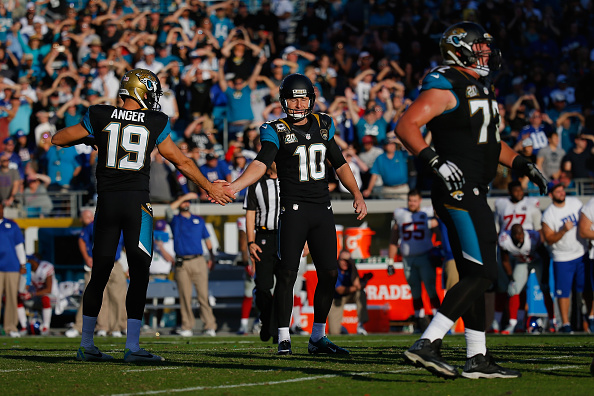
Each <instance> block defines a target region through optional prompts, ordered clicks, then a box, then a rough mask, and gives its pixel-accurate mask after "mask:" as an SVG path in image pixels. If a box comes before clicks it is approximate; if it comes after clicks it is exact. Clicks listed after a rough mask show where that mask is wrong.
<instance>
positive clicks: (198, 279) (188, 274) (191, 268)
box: [165, 193, 217, 337]
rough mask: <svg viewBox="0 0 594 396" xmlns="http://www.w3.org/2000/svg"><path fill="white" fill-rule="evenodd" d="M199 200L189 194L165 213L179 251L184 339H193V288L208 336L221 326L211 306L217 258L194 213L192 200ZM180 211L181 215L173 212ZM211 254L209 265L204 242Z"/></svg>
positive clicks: (177, 273) (201, 221) (177, 265)
mask: <svg viewBox="0 0 594 396" xmlns="http://www.w3.org/2000/svg"><path fill="white" fill-rule="evenodd" d="M191 199H198V195H197V194H196V193H188V194H185V195H182V196H180V197H179V198H178V199H177V200H175V201H173V202H172V203H171V204H170V205H169V208H167V209H166V211H165V217H166V220H167V222H168V223H169V225H170V226H171V232H172V233H173V246H174V249H175V259H176V260H175V281H176V282H177V288H178V291H179V303H180V311H181V317H182V330H181V332H180V335H182V336H191V335H192V329H193V328H194V324H195V317H194V313H193V312H192V285H194V286H195V287H196V294H197V296H198V303H199V304H200V319H202V321H203V322H204V334H205V335H208V336H212V337H214V336H215V335H216V329H217V322H216V319H215V316H214V314H213V312H212V307H211V306H210V304H209V303H208V272H209V271H210V270H211V269H212V265H213V261H212V259H213V258H214V254H213V251H212V242H211V241H210V239H209V237H210V234H209V233H208V230H207V229H206V222H205V221H204V219H203V218H202V217H200V216H196V215H193V214H192V213H190V200H191ZM178 208H179V214H177V215H173V211H174V210H175V209H178ZM203 239H204V240H205V243H206V247H207V249H208V251H209V253H210V258H209V259H208V261H206V259H205V258H204V256H203V251H202V240H203Z"/></svg>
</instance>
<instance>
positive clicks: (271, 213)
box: [243, 174, 280, 230]
mask: <svg viewBox="0 0 594 396" xmlns="http://www.w3.org/2000/svg"><path fill="white" fill-rule="evenodd" d="M243 208H244V209H245V210H255V211H256V228H257V229H265V230H277V229H278V215H279V211H280V204H279V183H278V178H276V179H272V178H270V177H269V176H268V175H267V174H266V175H264V176H262V178H261V179H260V180H258V181H257V182H256V183H254V184H252V185H251V186H249V188H248V190H247V193H246V195H245V200H244V201H243Z"/></svg>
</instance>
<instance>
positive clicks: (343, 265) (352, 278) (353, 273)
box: [328, 250, 372, 335]
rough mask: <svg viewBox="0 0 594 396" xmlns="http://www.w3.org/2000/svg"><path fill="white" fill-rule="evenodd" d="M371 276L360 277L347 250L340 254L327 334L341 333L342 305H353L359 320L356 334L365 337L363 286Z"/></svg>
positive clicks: (365, 312) (366, 319)
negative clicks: (355, 307) (355, 306)
mask: <svg viewBox="0 0 594 396" xmlns="http://www.w3.org/2000/svg"><path fill="white" fill-rule="evenodd" d="M371 276H372V274H371V273H367V274H365V275H364V276H363V277H360V276H359V272H358V271H357V267H356V266H355V262H354V261H353V260H352V259H351V253H350V252H349V251H348V250H343V251H341V252H340V256H339V257H338V278H337V279H336V288H335V292H334V300H333V302H332V307H331V308H330V313H329V314H328V333H329V334H341V333H342V329H341V327H342V325H341V322H342V317H343V311H344V305H345V304H346V303H355V304H357V317H358V318H359V324H358V325H357V334H361V335H367V330H365V327H363V325H364V324H365V323H367V321H369V314H368V313H367V295H366V294H365V285H366V284H367V281H369V279H371Z"/></svg>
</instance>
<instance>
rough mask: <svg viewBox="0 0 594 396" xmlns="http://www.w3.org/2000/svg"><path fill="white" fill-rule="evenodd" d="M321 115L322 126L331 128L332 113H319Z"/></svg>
mask: <svg viewBox="0 0 594 396" xmlns="http://www.w3.org/2000/svg"><path fill="white" fill-rule="evenodd" d="M317 114H318V115H319V116H320V118H319V119H320V124H321V125H320V126H321V127H322V128H326V129H330V126H331V125H332V118H331V117H330V115H328V114H326V113H317Z"/></svg>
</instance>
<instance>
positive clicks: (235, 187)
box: [228, 74, 367, 355]
mask: <svg viewBox="0 0 594 396" xmlns="http://www.w3.org/2000/svg"><path fill="white" fill-rule="evenodd" d="M279 94H280V95H279V96H280V103H281V106H282V107H283V110H284V111H285V113H286V114H287V117H286V118H283V119H279V120H274V121H270V122H267V123H266V124H264V125H262V126H261V127H260V140H261V141H262V149H261V150H260V152H259V153H258V156H257V157H256V159H255V160H254V161H253V162H252V163H251V164H250V166H248V168H247V169H246V170H245V172H244V173H243V174H242V175H241V176H240V177H239V178H238V179H237V180H235V181H234V182H233V183H231V185H230V186H229V187H228V189H229V190H230V191H231V192H232V193H237V192H238V191H241V190H242V189H244V188H245V187H247V186H249V185H251V184H253V183H255V182H256V181H257V180H259V179H260V178H261V177H262V175H264V173H265V172H266V169H267V168H268V167H269V166H270V165H271V164H272V162H273V161H274V162H276V169H277V171H278V179H279V182H280V194H279V195H280V206H281V210H280V215H279V227H278V230H279V231H278V240H279V247H278V252H279V258H280V263H279V264H278V266H277V269H276V271H275V275H276V286H275V289H274V298H273V302H272V305H273V312H272V315H273V316H274V317H275V318H276V321H275V320H272V321H271V323H275V322H276V324H277V325H278V341H279V345H278V354H279V355H289V354H292V350H291V337H290V335H289V324H290V321H291V310H292V308H293V285H294V284H295V280H296V279H297V272H298V270H299V262H300V260H301V252H302V250H303V246H304V245H305V242H306V241H307V243H308V245H309V251H310V253H311V256H312V258H313V262H314V264H315V266H316V273H317V275H318V284H317V286H316V292H315V296H314V303H313V305H314V324H313V329H312V332H311V338H310V340H309V345H308V351H309V353H314V354H318V353H331V354H348V353H349V352H348V351H347V350H346V349H343V348H340V347H338V346H336V345H334V344H333V343H332V342H330V340H328V338H327V337H326V336H325V328H326V319H327V317H328V313H329V312H330V307H331V306H332V301H333V299H334V287H335V285H336V278H337V277H338V261H337V260H336V258H337V257H338V255H337V254H336V242H335V240H336V230H335V225H334V215H333V213H332V205H331V203H330V193H329V192H328V180H327V177H326V160H329V161H330V163H331V164H332V166H333V167H334V169H335V170H336V174H337V175H338V178H339V179H340V181H341V182H342V184H343V185H344V186H345V187H346V188H347V189H348V190H349V191H350V192H351V194H353V197H354V202H353V207H354V209H355V213H356V214H357V219H359V220H361V219H363V217H365V215H366V214H367V206H366V205H365V201H364V200H363V195H362V194H361V191H359V188H358V187H357V182H356V181H355V178H354V176H353V173H352V172H351V168H349V166H348V164H347V163H346V161H345V159H344V157H343V156H342V153H341V152H340V150H339V148H338V145H337V144H336V142H335V141H334V121H332V118H331V117H330V116H329V115H327V114H323V113H312V110H313V108H314V105H315V100H316V94H315V91H314V88H313V85H312V83H311V81H310V80H309V78H308V77H306V76H304V75H302V74H291V75H289V76H287V77H285V79H284V80H283V81H282V83H281V86H280V90H279ZM270 330H271V331H273V329H270ZM274 330H276V329H274Z"/></svg>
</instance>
